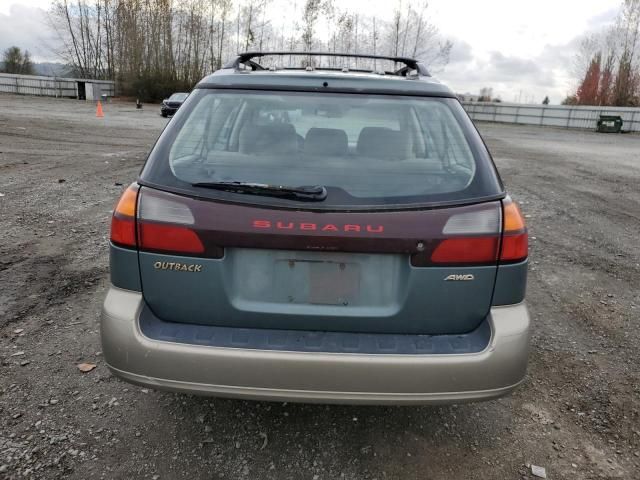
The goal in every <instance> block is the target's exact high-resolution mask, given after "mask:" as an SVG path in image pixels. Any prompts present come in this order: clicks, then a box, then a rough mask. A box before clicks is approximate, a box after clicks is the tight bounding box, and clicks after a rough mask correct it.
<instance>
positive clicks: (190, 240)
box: [138, 191, 206, 255]
mask: <svg viewBox="0 0 640 480" xmlns="http://www.w3.org/2000/svg"><path fill="white" fill-rule="evenodd" d="M194 224H195V219H194V217H193V214H192V213H191V210H190V209H189V207H188V206H187V205H185V204H184V203H181V202H180V201H179V198H176V199H175V200H174V199H173V198H163V197H161V196H158V195H155V194H153V193H151V192H149V193H148V194H147V192H146V191H145V192H143V194H142V195H141V196H140V208H139V210H138V245H139V247H140V249H141V250H146V251H155V252H167V253H180V254H193V255H196V254H198V255H202V254H204V253H205V250H206V249H205V246H204V244H203V242H202V240H201V239H200V236H199V235H198V232H196V230H194V229H193V226H194Z"/></svg>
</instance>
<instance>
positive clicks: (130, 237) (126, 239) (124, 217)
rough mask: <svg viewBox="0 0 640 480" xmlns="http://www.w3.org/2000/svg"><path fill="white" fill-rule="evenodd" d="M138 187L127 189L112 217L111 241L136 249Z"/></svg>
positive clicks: (134, 185) (133, 185)
mask: <svg viewBox="0 0 640 480" xmlns="http://www.w3.org/2000/svg"><path fill="white" fill-rule="evenodd" d="M138 189H139V187H138V185H137V184H135V183H134V184H132V185H131V186H130V187H129V188H127V189H126V190H125V191H124V193H123V194H122V196H121V197H120V200H119V201H118V205H116V208H115V210H114V211H113V217H111V241H112V242H113V243H115V244H116V245H121V246H125V247H135V246H136V245H137V243H136V207H137V201H138Z"/></svg>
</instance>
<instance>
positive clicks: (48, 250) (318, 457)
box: [0, 95, 640, 480]
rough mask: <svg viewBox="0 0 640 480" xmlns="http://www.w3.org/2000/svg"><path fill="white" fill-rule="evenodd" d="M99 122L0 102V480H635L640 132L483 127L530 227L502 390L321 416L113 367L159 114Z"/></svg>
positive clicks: (125, 114) (77, 108)
mask: <svg viewBox="0 0 640 480" xmlns="http://www.w3.org/2000/svg"><path fill="white" fill-rule="evenodd" d="M105 113H106V118H105V119H96V118H95V117H94V110H93V107H92V106H91V105H90V104H85V103H80V102H75V101H71V100H54V99H36V98H28V97H14V96H6V95H5V96H0V194H2V196H0V219H1V223H0V226H1V228H0V478H38V479H39V478H74V479H87V478H109V479H111V478H122V479H124V478H127V479H128V478H136V479H137V478H149V479H182V478H186V479H190V480H194V479H201V478H203V479H204V478H207V479H222V478H233V479H236V478H256V479H263V478H264V479H296V480H297V479H309V480H312V479H347V480H348V479H378V480H382V479H414V478H416V479H418V478H419V479H456V480H457V479H476V478H478V479H480V478H481V479H528V478H533V477H532V476H531V473H530V470H529V469H528V468H527V464H535V465H539V466H544V467H545V468H546V469H547V475H548V478H550V479H592V478H616V479H617V478H622V479H630V480H633V479H637V478H640V473H638V472H639V471H640V458H639V456H640V415H639V410H640V360H639V357H638V346H639V345H640V329H639V328H638V327H639V322H640V240H639V238H640V136H632V135H622V136H619V135H610V136H607V135H598V134H595V133H591V132H575V131H571V132H569V131H564V130H554V129H541V128H533V127H515V126H497V125H488V124H487V125H481V126H480V128H481V130H482V133H483V134H484V136H485V138H486V140H487V142H488V144H489V146H490V147H491V149H492V151H493V153H494V155H495V158H496V162H497V164H498V167H499V168H500V171H501V173H502V175H503V178H504V180H505V182H506V184H507V186H508V187H509V189H510V191H511V192H512V193H513V195H514V196H515V197H516V198H517V200H519V201H520V202H522V207H523V210H524V212H525V214H526V215H527V216H528V217H529V218H528V221H529V225H530V235H531V243H532V252H531V258H532V266H531V271H530V284H529V291H528V292H529V293H528V299H529V304H530V307H531V312H532V315H533V318H534V320H535V327H534V336H533V342H532V351H531V364H530V375H529V378H528V381H527V382H526V384H525V385H524V386H523V387H522V388H520V389H519V390H518V391H517V393H515V394H514V395H513V396H511V397H508V398H505V399H501V400H498V401H494V402H489V403H484V404H474V405H460V406H450V407H420V408H413V407H412V408H386V407H385V408H378V407H375V408H374V407H366V408H363V407H349V406H331V407H327V406H318V405H297V404H284V405H283V404H272V403H258V402H241V401H232V400H219V399H211V398H199V397H191V396H184V395H175V394H169V393H159V392H155V391H151V390H144V389H141V388H138V387H134V386H131V385H128V384H126V383H123V382H121V381H119V380H117V379H115V378H114V377H112V376H111V375H110V374H109V372H108V371H107V369H106V367H105V366H104V364H103V361H102V358H101V354H100V341H99V333H98V318H99V310H100V304H101V302H102V299H103V297H104V294H105V291H106V288H107V285H108V258H107V238H108V222H109V217H110V210H111V208H112V207H113V205H114V202H115V200H116V198H117V197H118V195H119V194H120V192H121V191H122V190H123V188H124V187H123V185H125V186H126V185H127V184H128V183H129V182H130V181H132V180H133V179H135V177H136V175H137V173H138V171H139V169H140V167H141V165H142V163H143V161H144V158H145V154H146V152H147V151H148V150H149V147H150V145H151V144H152V143H153V141H154V140H155V138H156V137H157V135H158V134H159V132H160V131H161V129H162V128H163V126H164V125H165V123H166V120H164V119H162V118H161V117H160V116H159V115H158V111H157V108H156V107H153V108H151V107H147V108H145V109H144V110H143V111H136V110H135V109H134V108H133V106H132V105H124V104H108V105H107V106H106V107H105ZM81 362H92V363H96V364H97V365H98V366H97V368H96V369H95V370H93V371H92V372H90V373H85V374H83V373H81V372H80V371H79V370H78V368H77V367H76V365H77V364H78V363H81ZM488 374H490V372H488Z"/></svg>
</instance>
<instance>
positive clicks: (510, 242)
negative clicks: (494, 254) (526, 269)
mask: <svg viewBox="0 0 640 480" xmlns="http://www.w3.org/2000/svg"><path fill="white" fill-rule="evenodd" d="M528 256H529V235H528V234H527V227H526V225H525V221H524V217H523V216H522V213H521V212H520V209H519V208H518V205H516V204H515V203H514V202H513V201H512V200H511V199H510V198H507V199H506V200H505V202H504V235H503V237H502V250H501V252H500V262H518V261H522V260H524V259H526V258H527V257H528Z"/></svg>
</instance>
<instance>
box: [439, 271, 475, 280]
mask: <svg viewBox="0 0 640 480" xmlns="http://www.w3.org/2000/svg"><path fill="white" fill-rule="evenodd" d="M475 278H476V277H474V276H473V275H471V274H470V273H467V274H464V275H449V276H448V277H447V278H445V279H444V281H445V282H471V281H472V280H474V279H475Z"/></svg>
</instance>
